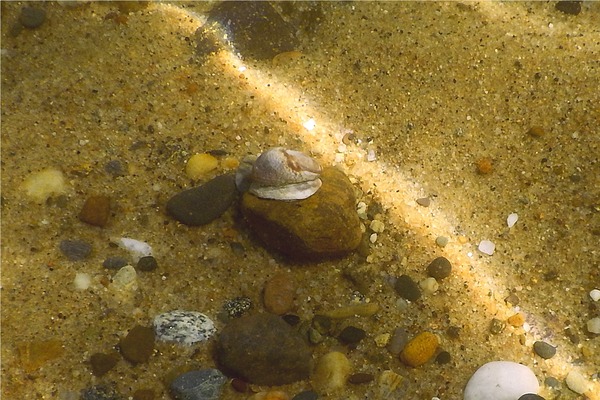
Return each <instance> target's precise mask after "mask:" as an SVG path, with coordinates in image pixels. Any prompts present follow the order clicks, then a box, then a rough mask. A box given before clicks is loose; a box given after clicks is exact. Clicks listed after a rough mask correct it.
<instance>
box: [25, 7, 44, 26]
mask: <svg viewBox="0 0 600 400" xmlns="http://www.w3.org/2000/svg"><path fill="white" fill-rule="evenodd" d="M45 20H46V10H44V9H41V8H35V7H23V8H22V9H21V14H20V15H19V22H20V23H21V25H23V26H24V27H25V28H29V29H35V28H38V27H40V26H41V25H42V24H43V23H44V21H45Z"/></svg>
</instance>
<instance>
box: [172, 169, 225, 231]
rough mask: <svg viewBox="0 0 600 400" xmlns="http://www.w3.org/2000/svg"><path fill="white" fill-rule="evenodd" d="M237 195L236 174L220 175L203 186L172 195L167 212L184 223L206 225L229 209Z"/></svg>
mask: <svg viewBox="0 0 600 400" xmlns="http://www.w3.org/2000/svg"><path fill="white" fill-rule="evenodd" d="M235 196H236V188H235V178H234V176H233V175H232V174H227V175H220V176H217V177H216V178H214V179H212V180H210V181H208V182H207V183H205V184H204V185H202V186H198V187H195V188H192V189H188V190H184V191H183V192H181V193H178V194H176V195H175V196H173V197H171V199H169V201H168V202H167V212H168V213H169V215H171V216H172V217H173V218H175V219H176V220H177V221H179V222H181V223H182V224H185V225H190V226H199V225H205V224H208V223H209V222H211V221H213V220H215V219H217V218H219V217H220V216H221V215H222V214H223V213H224V212H225V211H227V209H228V208H229V207H230V206H231V204H232V203H233V200H234V199H235Z"/></svg>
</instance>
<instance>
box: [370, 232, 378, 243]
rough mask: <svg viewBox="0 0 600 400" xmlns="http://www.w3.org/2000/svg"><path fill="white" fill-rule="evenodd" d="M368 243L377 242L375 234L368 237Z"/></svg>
mask: <svg viewBox="0 0 600 400" xmlns="http://www.w3.org/2000/svg"><path fill="white" fill-rule="evenodd" d="M369 241H370V242H371V243H375V242H376V241H377V234H376V233H372V234H371V236H369Z"/></svg>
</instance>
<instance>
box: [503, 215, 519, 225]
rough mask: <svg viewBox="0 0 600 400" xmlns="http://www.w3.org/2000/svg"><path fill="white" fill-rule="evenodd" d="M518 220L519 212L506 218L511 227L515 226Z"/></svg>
mask: <svg viewBox="0 0 600 400" xmlns="http://www.w3.org/2000/svg"><path fill="white" fill-rule="evenodd" d="M518 220H519V216H518V215H517V213H512V214H509V215H508V218H506V224H507V225H508V227H509V228H512V227H513V226H515V224H516V223H517V221H518Z"/></svg>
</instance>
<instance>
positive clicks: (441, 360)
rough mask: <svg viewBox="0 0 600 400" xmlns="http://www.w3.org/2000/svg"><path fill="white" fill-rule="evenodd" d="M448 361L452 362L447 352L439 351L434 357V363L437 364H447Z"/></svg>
mask: <svg viewBox="0 0 600 400" xmlns="http://www.w3.org/2000/svg"><path fill="white" fill-rule="evenodd" d="M450 361H452V356H451V355H450V353H448V352H447V351H441V352H440V353H439V354H438V355H437V356H436V357H435V362H436V363H438V364H448V363H449V362H450Z"/></svg>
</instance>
